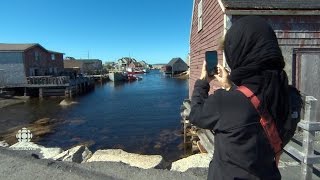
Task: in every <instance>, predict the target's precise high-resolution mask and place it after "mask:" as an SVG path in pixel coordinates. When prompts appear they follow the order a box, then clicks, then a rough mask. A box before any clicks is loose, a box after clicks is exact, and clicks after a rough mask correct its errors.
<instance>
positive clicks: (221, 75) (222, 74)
mask: <svg viewBox="0 0 320 180" xmlns="http://www.w3.org/2000/svg"><path fill="white" fill-rule="evenodd" d="M217 68H218V74H216V75H214V77H215V78H216V79H217V80H218V81H219V82H220V83H221V86H222V87H223V88H224V89H226V90H227V91H229V90H230V88H231V87H232V82H231V81H230V79H229V72H228V71H227V70H226V68H224V67H223V66H221V65H220V64H218V67H217Z"/></svg>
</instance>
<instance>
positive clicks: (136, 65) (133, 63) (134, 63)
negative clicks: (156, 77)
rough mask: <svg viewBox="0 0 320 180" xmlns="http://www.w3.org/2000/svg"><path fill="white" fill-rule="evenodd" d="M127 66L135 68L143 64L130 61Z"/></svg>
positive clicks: (140, 67)
mask: <svg viewBox="0 0 320 180" xmlns="http://www.w3.org/2000/svg"><path fill="white" fill-rule="evenodd" d="M128 68H136V69H142V68H143V66H142V64H140V63H139V62H134V61H132V62H131V63H130V64H129V65H128Z"/></svg>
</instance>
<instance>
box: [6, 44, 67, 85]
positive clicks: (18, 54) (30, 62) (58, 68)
mask: <svg viewBox="0 0 320 180" xmlns="http://www.w3.org/2000/svg"><path fill="white" fill-rule="evenodd" d="M0 69H1V73H0V84H1V86H8V85H10V86H15V85H20V84H25V83H26V81H27V77H29V76H47V75H53V76H57V75H59V74H60V73H61V72H62V71H63V53H59V52H54V51H49V50H47V49H45V48H44V47H42V46H41V45H40V44H0Z"/></svg>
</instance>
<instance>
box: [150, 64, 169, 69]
mask: <svg viewBox="0 0 320 180" xmlns="http://www.w3.org/2000/svg"><path fill="white" fill-rule="evenodd" d="M165 65H166V64H152V68H153V69H162V67H163V66H165Z"/></svg>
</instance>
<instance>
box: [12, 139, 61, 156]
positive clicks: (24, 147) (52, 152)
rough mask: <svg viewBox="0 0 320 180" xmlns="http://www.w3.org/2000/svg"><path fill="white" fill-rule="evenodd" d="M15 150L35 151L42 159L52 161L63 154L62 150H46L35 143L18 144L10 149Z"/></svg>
mask: <svg viewBox="0 0 320 180" xmlns="http://www.w3.org/2000/svg"><path fill="white" fill-rule="evenodd" d="M9 148H10V149H13V150H29V151H35V154H37V155H38V156H39V157H40V158H41V159H52V158H53V157H54V156H56V155H58V154H60V153H61V152H62V149H61V148H46V147H44V146H41V145H38V144H35V143H33V142H18V143H16V144H14V145H12V146H10V147H9Z"/></svg>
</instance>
